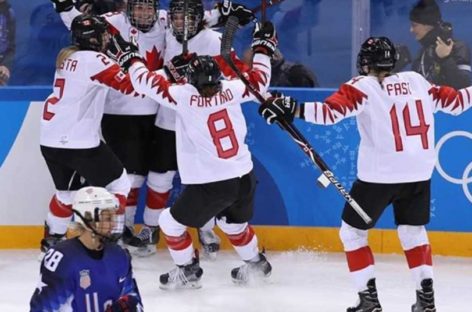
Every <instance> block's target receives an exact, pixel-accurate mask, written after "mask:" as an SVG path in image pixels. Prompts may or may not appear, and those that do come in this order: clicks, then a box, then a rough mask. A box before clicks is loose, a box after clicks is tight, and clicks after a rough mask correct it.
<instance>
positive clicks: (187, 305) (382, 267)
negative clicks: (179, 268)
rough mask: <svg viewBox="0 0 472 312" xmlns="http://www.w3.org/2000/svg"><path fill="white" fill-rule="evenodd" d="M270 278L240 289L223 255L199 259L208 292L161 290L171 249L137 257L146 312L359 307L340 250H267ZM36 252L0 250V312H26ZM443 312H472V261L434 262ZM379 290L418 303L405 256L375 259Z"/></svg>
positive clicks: (403, 308)
mask: <svg viewBox="0 0 472 312" xmlns="http://www.w3.org/2000/svg"><path fill="white" fill-rule="evenodd" d="M267 254H268V259H269V260H270V262H271V263H272V266H273V272H272V276H271V277H270V279H269V280H268V281H267V282H264V283H258V284H255V285H251V286H246V287H242V286H236V285H234V284H233V283H232V282H231V279H230V275H229V272H230V270H231V269H232V268H233V267H235V266H239V265H240V264H241V262H240V261H239V260H238V258H237V256H236V254H235V253H234V252H231V251H223V252H221V253H220V254H219V255H218V259H217V260H216V261H214V262H210V261H205V260H202V261H201V266H202V268H203V270H204V275H203V278H202V284H203V287H202V288H201V289H198V290H184V291H173V292H172V291H163V290H160V289H159V288H158V276H159V274H161V273H165V272H167V271H168V270H170V269H171V268H172V267H173V265H172V262H171V259H170V256H169V254H168V252H167V251H166V250H159V251H158V253H157V254H156V255H153V256H151V257H148V258H135V259H133V265H134V272H135V276H136V279H137V281H138V284H139V288H140V291H141V295H142V297H143V301H144V307H145V311H147V312H161V311H163V312H183V311H185V312H292V311H293V312H304V311H306V312H308V311H310V312H331V311H333V312H335V311H336V312H341V311H346V307H347V306H350V305H351V304H353V303H355V301H356V298H357V295H356V294H355V291H354V290H353V288H352V283H351V280H350V279H349V274H348V272H347V267H346V263H345V258H344V255H343V254H339V253H316V252H306V251H291V252H282V253H280V252H268V253H267ZM37 256H38V252H37V251H36V250H19V251H17V250H15V251H12V250H3V251H0V311H2V312H20V311H21V312H25V311H28V303H29V299H30V296H31V294H32V292H33V290H34V288H35V286H36V284H37V282H38V270H39V262H38V261H37ZM433 261H434V269H435V280H434V282H435V291H436V302H437V308H438V311H439V312H470V311H472V259H470V258H450V257H440V256H436V257H434V260H433ZM376 271H377V288H378V291H379V297H380V301H381V304H382V306H383V308H384V311H385V312H408V311H411V310H410V306H411V304H412V303H413V301H414V300H415V291H414V286H413V282H412V280H411V278H410V275H409V272H408V269H407V265H406V263H405V260H404V258H403V256H400V255H376Z"/></svg>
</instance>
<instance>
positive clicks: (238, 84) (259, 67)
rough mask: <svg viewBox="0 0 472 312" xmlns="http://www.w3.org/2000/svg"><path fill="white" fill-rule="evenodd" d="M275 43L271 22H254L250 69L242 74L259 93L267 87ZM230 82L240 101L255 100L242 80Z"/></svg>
mask: <svg viewBox="0 0 472 312" xmlns="http://www.w3.org/2000/svg"><path fill="white" fill-rule="evenodd" d="M277 44H278V40H277V33H276V31H275V28H274V26H273V25H272V23H271V22H265V23H263V24H262V25H259V24H256V26H255V28H254V32H253V40H252V45H251V46H252V50H253V52H254V57H253V63H252V69H251V70H249V71H248V72H246V73H244V76H245V77H246V79H247V80H248V81H249V82H250V85H252V86H253V87H254V88H255V90H256V91H258V92H259V93H260V94H264V93H266V92H267V89H268V88H269V84H270V78H271V70H272V68H271V64H270V60H271V58H272V55H273V54H274V52H275V49H276V48H277ZM232 57H233V56H232ZM232 83H233V85H234V86H233V88H234V89H235V91H234V92H235V96H236V97H237V98H240V99H241V101H242V102H247V101H252V100H256V98H255V97H254V95H253V94H252V93H251V92H249V89H248V88H247V86H246V85H245V84H244V83H243V81H241V80H239V79H235V80H233V81H232Z"/></svg>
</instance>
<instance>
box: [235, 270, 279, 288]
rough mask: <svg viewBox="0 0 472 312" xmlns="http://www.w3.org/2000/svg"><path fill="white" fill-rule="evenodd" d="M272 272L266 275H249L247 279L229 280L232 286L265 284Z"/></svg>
mask: <svg viewBox="0 0 472 312" xmlns="http://www.w3.org/2000/svg"><path fill="white" fill-rule="evenodd" d="M271 274H272V272H269V273H268V274H266V275H264V274H262V273H261V274H249V275H248V277H247V279H245V280H241V279H236V278H231V280H232V281H233V283H234V284H236V285H238V286H255V285H259V284H265V283H267V282H268V281H269V278H270V275H271Z"/></svg>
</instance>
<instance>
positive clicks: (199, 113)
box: [129, 54, 271, 184]
mask: <svg viewBox="0 0 472 312" xmlns="http://www.w3.org/2000/svg"><path fill="white" fill-rule="evenodd" d="M270 71H271V67H270V60H269V57H267V56H265V55H262V54H256V56H255V57H254V68H253V70H252V71H250V72H249V73H248V79H249V80H250V81H251V82H252V84H253V85H254V86H256V88H257V89H258V90H259V91H260V92H261V93H265V92H266V90H267V88H268V86H269V83H270ZM129 73H130V75H131V80H132V83H133V85H134V87H135V89H136V91H137V92H139V93H141V94H145V95H147V96H149V97H152V98H153V99H155V100H156V101H157V102H159V103H160V104H161V105H162V106H165V107H168V108H170V109H173V110H174V111H176V113H177V118H176V123H175V131H176V147H177V163H178V167H179V172H180V176H181V178H182V183H184V184H202V183H209V182H216V181H222V180H227V179H231V178H235V177H240V176H243V175H245V174H247V173H248V172H250V171H251V169H252V167H253V164H252V160H251V154H250V152H249V149H248V147H247V145H246V144H245V142H244V140H245V137H246V132H247V128H246V121H245V119H244V115H243V113H242V110H241V105H240V103H242V102H247V101H251V100H253V96H252V95H251V94H250V93H249V91H248V90H247V88H246V86H245V85H244V84H243V83H242V82H241V81H240V80H238V79H234V80H223V81H222V89H221V91H220V92H218V93H217V94H216V95H215V96H213V97H211V98H210V97H208V98H204V97H202V96H200V94H199V93H198V91H197V89H196V88H195V87H194V86H192V85H190V84H169V83H168V81H167V80H166V78H165V76H163V75H165V74H164V73H163V71H159V72H150V71H149V70H147V68H146V67H145V66H144V64H143V63H140V62H137V63H135V64H133V66H131V68H130V71H129Z"/></svg>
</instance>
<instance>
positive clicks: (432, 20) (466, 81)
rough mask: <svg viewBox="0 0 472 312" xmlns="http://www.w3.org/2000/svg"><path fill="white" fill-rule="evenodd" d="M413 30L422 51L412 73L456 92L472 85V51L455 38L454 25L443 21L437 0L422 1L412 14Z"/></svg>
mask: <svg viewBox="0 0 472 312" xmlns="http://www.w3.org/2000/svg"><path fill="white" fill-rule="evenodd" d="M410 21H411V27H410V31H411V32H412V33H413V34H414V35H415V38H416V40H417V41H419V42H420V44H421V46H422V48H421V50H420V52H419V54H418V56H417V58H416V59H415V60H414V61H413V64H412V70H414V71H416V72H418V73H420V74H421V75H423V76H424V77H425V78H426V79H428V80H429V81H431V82H433V83H434V84H438V85H448V86H451V87H454V88H456V89H460V88H464V87H467V86H470V84H471V83H470V72H471V66H470V50H469V47H468V46H467V45H466V44H465V43H464V42H463V41H460V40H457V39H454V38H453V35H452V25H451V24H450V23H446V22H444V21H442V18H441V12H440V10H439V7H438V5H437V3H436V2H435V1H434V0H420V1H418V2H417V3H416V4H415V6H414V7H413V8H412V10H411V11H410Z"/></svg>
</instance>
